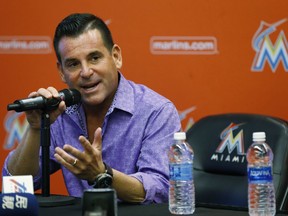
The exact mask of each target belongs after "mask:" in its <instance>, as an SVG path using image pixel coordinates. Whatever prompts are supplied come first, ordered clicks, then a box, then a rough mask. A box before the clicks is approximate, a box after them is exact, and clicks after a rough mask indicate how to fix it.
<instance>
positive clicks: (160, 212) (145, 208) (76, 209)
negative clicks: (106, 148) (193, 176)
mask: <svg viewBox="0 0 288 216" xmlns="http://www.w3.org/2000/svg"><path fill="white" fill-rule="evenodd" d="M63 215H67V216H81V215H82V206H81V200H80V199H79V200H77V201H76V203H75V204H73V205H67V206H58V207H40V208H39V216H63ZM130 215H131V216H172V214H170V212H169V210H168V204H167V203H164V204H149V205H136V204H118V216H130ZM209 215H211V216H212V215H213V216H231V215H232V216H247V215H248V212H247V211H246V210H242V211H240V210H236V209H235V210H228V209H217V208H216V209H215V208H207V207H197V208H196V210H195V212H194V214H193V216H209ZM284 215H288V212H286V213H278V214H277V216H284Z"/></svg>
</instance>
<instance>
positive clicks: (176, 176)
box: [168, 132, 195, 215]
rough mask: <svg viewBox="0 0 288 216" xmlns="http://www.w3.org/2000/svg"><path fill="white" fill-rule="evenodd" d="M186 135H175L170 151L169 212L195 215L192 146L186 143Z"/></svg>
mask: <svg viewBox="0 0 288 216" xmlns="http://www.w3.org/2000/svg"><path fill="white" fill-rule="evenodd" d="M185 140H186V133H185V132H177V133H175V134H174V144H173V145H172V146H171V147H170V149H169V154H168V155H169V211H170V212H171V213H172V214H178V215H184V214H193V212H194V211H195V190H194V181H193V158H194V153H193V150H192V148H191V146H190V145H189V144H188V143H187V142H186V141H185Z"/></svg>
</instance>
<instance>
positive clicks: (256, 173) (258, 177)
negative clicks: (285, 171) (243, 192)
mask: <svg viewBox="0 0 288 216" xmlns="http://www.w3.org/2000/svg"><path fill="white" fill-rule="evenodd" d="M272 175H273V174H272V168H271V167H248V180H249V182H250V183H267V182H272Z"/></svg>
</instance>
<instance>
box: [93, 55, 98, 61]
mask: <svg viewBox="0 0 288 216" xmlns="http://www.w3.org/2000/svg"><path fill="white" fill-rule="evenodd" d="M98 59H99V56H92V58H91V60H92V61H97V60H98Z"/></svg>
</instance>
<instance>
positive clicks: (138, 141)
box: [3, 14, 181, 203]
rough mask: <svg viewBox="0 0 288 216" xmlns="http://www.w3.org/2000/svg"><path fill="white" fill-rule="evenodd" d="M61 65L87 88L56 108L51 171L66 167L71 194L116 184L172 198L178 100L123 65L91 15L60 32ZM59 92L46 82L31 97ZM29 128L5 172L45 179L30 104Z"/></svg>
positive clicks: (65, 75) (126, 190) (120, 190)
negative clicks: (135, 78)
mask: <svg viewBox="0 0 288 216" xmlns="http://www.w3.org/2000/svg"><path fill="white" fill-rule="evenodd" d="M54 49H55V52H56V55H57V60H58V62H57V68H58V70H59V73H60V76H61V78H62V80H63V82H65V83H66V84H67V85H68V87H69V88H75V89H77V90H78V91H79V92H80V93H81V97H82V101H81V102H80V103H79V104H76V105H73V106H70V107H66V105H65V102H64V101H62V102H61V103H60V104H59V107H58V108H57V109H56V110H53V111H51V113H50V120H51V147H50V173H53V172H55V171H57V170H59V169H62V171H63V176H64V179H65V184H66V187H67V190H68V192H69V194H70V195H71V196H76V197H81V196H82V195H83V191H84V190H85V189H89V188H93V187H105V186H111V187H113V188H114V189H115V190H116V192H117V196H118V198H119V199H120V200H123V201H127V202H139V203H141V202H145V203H150V202H157V203H160V202H166V201H167V200H168V175H169V172H168V157H167V151H168V148H169V146H170V145H171V144H172V142H173V134H174V133H175V132H177V131H179V130H180V129H181V124H180V119H179V116H178V113H177V110H176V108H175V106H174V105H173V104H172V103H171V101H169V100H168V99H166V98H164V97H162V96H161V95H159V94H157V93H156V92H154V91H152V90H151V89H149V88H147V87H145V86H144V85H139V84H135V83H134V82H132V81H129V80H126V79H125V77H124V76H123V74H122V73H121V72H120V68H121V66H122V55H121V49H120V47H119V46H118V45H117V44H114V42H113V40H112V36H111V33H110V31H109V29H108V27H107V26H106V25H105V23H104V22H103V21H102V20H101V19H99V18H98V17H96V16H94V15H91V14H72V15H70V16H68V17H66V18H65V19H64V20H63V21H62V22H61V23H60V24H59V25H58V27H57V29H56V32H55V36H54ZM37 96H43V97H46V98H52V97H59V93H58V91H57V90H56V89H55V88H53V87H49V88H47V89H44V88H40V89H39V90H38V91H36V92H32V93H30V94H29V97H37ZM26 116H27V120H28V122H29V128H28V131H27V133H26V134H25V137H24V138H23V139H22V141H21V143H20V144H19V145H18V146H17V148H16V149H15V150H13V151H12V152H10V154H9V155H8V157H7V158H6V161H5V164H4V168H3V175H28V174H30V175H33V177H34V187H35V189H38V188H40V183H41V172H42V171H41V159H40V158H41V155H40V157H39V152H40V124H41V119H40V117H41V110H32V111H26Z"/></svg>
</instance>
